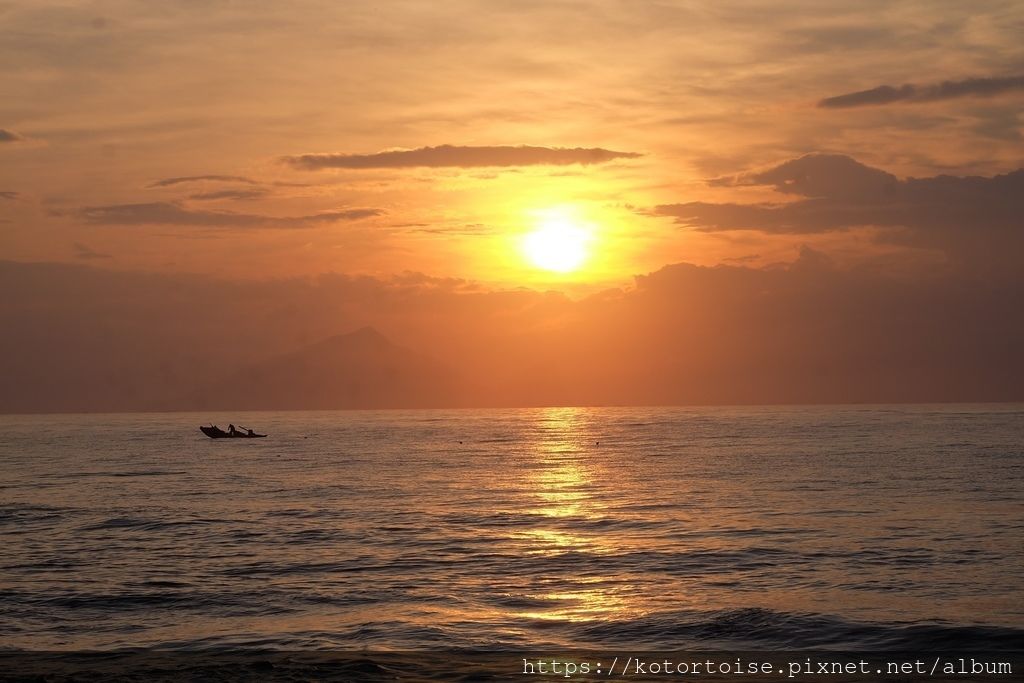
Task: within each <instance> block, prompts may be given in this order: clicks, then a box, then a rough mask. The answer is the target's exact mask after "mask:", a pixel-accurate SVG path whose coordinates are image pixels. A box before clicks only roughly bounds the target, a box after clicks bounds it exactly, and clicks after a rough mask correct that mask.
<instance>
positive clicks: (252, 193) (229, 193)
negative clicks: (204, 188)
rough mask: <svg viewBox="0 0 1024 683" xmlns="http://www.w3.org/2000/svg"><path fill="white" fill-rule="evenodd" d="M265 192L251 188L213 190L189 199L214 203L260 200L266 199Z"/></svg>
mask: <svg viewBox="0 0 1024 683" xmlns="http://www.w3.org/2000/svg"><path fill="white" fill-rule="evenodd" d="M267 194H269V193H268V192H267V190H265V189H263V188H253V189H246V190H215V191H213V192H197V193H195V194H190V195H189V199H198V200H200V201H216V200H218V199H239V200H244V199H260V198H261V197H266V196H267Z"/></svg>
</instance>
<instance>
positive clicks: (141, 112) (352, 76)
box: [0, 0, 1024, 292]
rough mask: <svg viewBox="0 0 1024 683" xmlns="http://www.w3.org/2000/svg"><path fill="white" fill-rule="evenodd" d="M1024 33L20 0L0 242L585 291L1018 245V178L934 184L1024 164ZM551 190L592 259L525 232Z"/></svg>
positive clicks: (474, 10)
mask: <svg viewBox="0 0 1024 683" xmlns="http://www.w3.org/2000/svg"><path fill="white" fill-rule="evenodd" d="M1022 33H1024V6H1022V5H1021V4H1020V3H1019V2H1014V1H1004V2H1000V1H993V2H986V3H984V4H979V3H962V2H936V1H933V0H928V1H923V0H922V1H905V2H888V1H887V2H871V1H868V2H863V1H858V2H849V3H819V2H807V1H801V2H795V1H786V0H782V1H780V0H772V1H770V2H767V1H766V2H759V1H756V0H751V1H749V2H722V3H719V2H682V1H680V2H669V1H651V2H633V1H625V0H586V1H576V0H544V1H543V2H539V1H532V0H515V1H512V0H486V1H485V0H476V1H470V0H437V1H436V2H420V1H418V0H417V1H400V0H384V1H379V0H374V1H372V2H370V1H366V2H363V1H355V0H354V1H351V2H343V3H339V2H329V1H322V2H320V1H316V0H302V1H298V2H289V3H277V2H263V1H252V0H250V1H246V2H234V1H230V0H222V1H221V0H174V1H168V2H159V3H157V2H141V1H126V0H95V1H91V2H85V1H81V2H72V1H63V2H52V1H49V0H31V1H27V0H7V1H6V2H0V55H2V59H3V63H4V64H5V68H4V69H3V71H2V73H0V92H3V93H4V97H3V98H2V99H0V221H2V222H0V253H2V254H3V257H4V258H7V259H10V260H17V261H59V262H83V263H89V264H92V265H94V266H97V267H101V268H114V269H119V270H141V271H160V272H169V273H175V272H179V273H206V274H217V275H222V276H227V277H232V278H234V277H240V278H247V279H251V278H267V277H295V276H300V277H301V276H307V275H316V274H321V273H330V272H335V273H345V274H365V275H373V276H378V277H387V276H390V275H393V274H397V273H402V272H408V271H412V272H421V273H425V274H427V275H429V276H432V277H454V278H461V279H466V280H470V281H475V282H479V283H481V285H482V286H484V287H488V288H499V289H501V288H509V287H518V286H526V287H531V288H542V289H543V288H554V289H561V290H566V291H577V290H582V291H584V292H586V291H596V290H598V289H600V288H603V287H607V286H619V285H629V284H630V283H632V282H633V277H634V276H636V275H643V274H645V273H650V272H654V271H656V270H658V269H659V268H661V267H662V266H664V265H666V264H672V263H679V262H688V263H693V264H697V265H704V266H713V265H716V264H731V265H736V264H743V265H746V266H748V267H752V268H758V267H764V266H769V265H770V264H774V263H780V262H793V261H795V260H796V258H797V255H798V254H799V252H800V249H801V247H803V246H805V245H806V246H809V247H812V248H813V249H815V250H817V251H819V252H821V253H824V254H826V255H828V257H829V258H831V259H833V260H834V261H835V262H837V263H840V264H844V265H857V264H864V263H884V264H886V265H885V267H899V268H920V267H925V268H931V267H935V266H936V265H942V264H951V263H952V264H957V263H961V264H962V263H964V262H968V261H969V262H970V264H971V266H972V267H975V266H979V265H981V264H984V263H985V262H986V259H989V258H994V259H996V261H1001V262H1000V263H999V264H998V265H999V266H1000V267H1002V266H1009V267H1010V269H1012V268H1013V267H1015V266H1016V265H1019V264H1015V263H1009V264H1007V263H1005V259H1006V256H1005V253H1006V251H1007V245H1010V246H1013V245H1019V244H1020V237H1019V235H1017V234H1015V233H1019V232H1020V231H1019V229H1017V230H1011V229H1012V228H1019V225H1017V224H1016V222H1015V212H1016V211H1017V209H1019V208H1020V200H1015V199H1014V195H1015V194H1016V193H1017V190H1018V189H1019V187H1020V186H1021V179H1020V177H1019V174H1018V176H1010V177H1008V178H1003V179H1001V180H1000V179H999V178H996V179H995V180H975V181H970V182H968V181H962V182H959V183H957V182H956V178H954V179H952V180H948V179H947V180H943V179H938V180H935V179H934V178H935V176H940V175H949V176H955V177H961V176H981V177H983V178H993V177H996V176H1000V175H1001V174H1007V173H1010V172H1012V171H1014V170H1016V169H1017V168H1018V167H1019V166H1020V165H1021V161H1022V158H1024V154H1022V152H1024V143H1022V138H1021V125H1022V124H1021V118H1020V114H1021V105H1022V103H1024V44H1022V43H1021V41H1020V40H1019V38H1020V35H1022ZM806 155H817V156H812V157H809V158H805V159H803V161H794V160H799V159H801V158H802V157H805V156H806ZM851 159H855V160H856V161H857V162H858V163H856V164H855V163H853V162H851V161H850V160H851ZM787 162H789V163H788V164H787ZM875 169H877V170H875ZM883 171H884V173H882V172H883ZM885 174H891V175H890V176H886V175H885ZM910 177H913V178H918V179H925V180H922V181H921V182H920V183H918V184H916V185H915V184H914V183H912V182H911V183H908V182H907V181H906V179H907V178H910ZM927 179H933V180H932V181H929V180H927ZM929 183H930V184H929ZM943 183H945V184H943ZM950 183H952V184H953V185H955V187H951V186H950ZM850 188H858V189H857V190H856V191H852V190H850ZM954 195H955V196H957V197H962V200H958V201H959V203H958V205H957V206H958V207H959V213H957V214H956V219H957V220H960V219H964V220H963V221H961V223H962V222H978V221H980V222H981V223H983V225H981V226H980V227H979V226H977V225H971V226H967V225H963V224H957V225H953V224H951V222H950V220H951V219H949V214H950V211H949V210H948V208H949V207H946V208H942V207H941V206H940V207H939V208H936V206H937V205H941V204H942V202H943V201H947V202H948V201H949V198H950V197H951V196H954ZM965 202H966V203H967V210H966V211H965V210H964V203H965ZM1015 202H1016V203H1015ZM993 203H994V205H995V207H996V208H994V209H991V210H990V211H989V212H988V214H986V215H983V216H981V217H980V219H978V220H975V218H976V216H974V215H972V214H971V213H970V209H971V208H972V207H973V208H979V207H983V206H984V207H990V208H991V206H992V205H993ZM954 213H956V212H955V211H954ZM989 214H991V215H989ZM551 215H556V216H561V217H562V218H560V219H558V220H563V221H569V222H570V223H572V224H573V225H577V226H582V228H583V229H585V230H586V231H587V233H588V241H587V250H586V251H587V253H586V257H585V259H584V261H583V263H582V265H581V266H580V267H579V268H578V269H573V270H571V271H570V272H566V273H556V272H551V271H547V270H544V269H542V268H538V267H537V266H536V264H535V263H532V262H531V261H530V259H529V258H526V257H524V253H523V248H522V241H523V239H524V236H525V235H527V234H528V233H530V232H531V231H534V230H536V229H537V228H538V225H542V224H544V221H545V220H548V219H549V218H550V216H551ZM1011 233H1013V234H1011ZM997 236H998V237H997ZM972 240H973V241H974V242H984V244H981V245H979V244H975V243H972ZM1006 240H1009V242H1006ZM965 254H966V256H965ZM983 268H984V266H983Z"/></svg>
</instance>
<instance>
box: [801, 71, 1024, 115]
mask: <svg viewBox="0 0 1024 683" xmlns="http://www.w3.org/2000/svg"><path fill="white" fill-rule="evenodd" d="M1014 91H1024V76H1007V77H1002V78H968V79H965V80H962V81H943V82H942V83H929V84H926V85H914V84H912V83H907V84H905V85H900V86H892V85H880V86H878V87H877V88H871V89H869V90H860V91H858V92H851V93H846V94H844V95H836V96H835V97H826V98H825V99H823V100H821V101H820V102H818V106H819V107H823V108H825V109H846V108H849V107H867V106H877V105H882V104H893V103H898V102H937V101H939V100H951V99H955V98H958V97H972V96H973V97H993V96H995V95H1002V94H1003V93H1008V92H1014Z"/></svg>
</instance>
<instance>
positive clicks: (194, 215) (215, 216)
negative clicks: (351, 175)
mask: <svg viewBox="0 0 1024 683" xmlns="http://www.w3.org/2000/svg"><path fill="white" fill-rule="evenodd" d="M382 214H383V212H382V211H381V210H380V209H342V210H338V211H326V212H322V213H317V214H311V215H308V216H283V217H282V216H264V215H260V214H250V213H234V212H230V211H204V210H197V209H189V208H186V207H184V206H182V205H181V204H179V203H177V202H149V203H143V204H113V205H108V206H90V207H85V208H83V209H81V210H80V211H79V216H80V217H81V218H83V219H84V220H85V221H86V222H88V223H95V224H101V225H179V226H194V227H209V228H302V227H308V226H311V225H315V224H317V223H333V222H336V221H354V220H359V219H362V218H371V217H373V216H379V215H382Z"/></svg>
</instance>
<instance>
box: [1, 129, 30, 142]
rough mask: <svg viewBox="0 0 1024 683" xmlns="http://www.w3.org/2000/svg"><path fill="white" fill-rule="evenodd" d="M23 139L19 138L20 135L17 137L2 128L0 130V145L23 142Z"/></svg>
mask: <svg viewBox="0 0 1024 683" xmlns="http://www.w3.org/2000/svg"><path fill="white" fill-rule="evenodd" d="M23 139H24V138H23V137H21V136H20V135H18V134H17V133H15V132H14V131H10V130H6V129H4V128H0V143H3V142H18V141H19V140H23Z"/></svg>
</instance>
